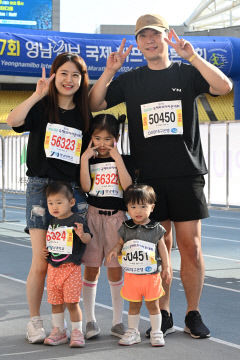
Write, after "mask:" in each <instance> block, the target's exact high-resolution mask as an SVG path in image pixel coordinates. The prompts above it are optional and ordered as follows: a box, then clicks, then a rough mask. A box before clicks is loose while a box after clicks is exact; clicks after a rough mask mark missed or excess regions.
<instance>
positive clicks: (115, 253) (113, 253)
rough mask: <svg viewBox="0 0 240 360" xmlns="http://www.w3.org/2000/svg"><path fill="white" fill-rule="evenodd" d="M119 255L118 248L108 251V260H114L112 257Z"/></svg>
mask: <svg viewBox="0 0 240 360" xmlns="http://www.w3.org/2000/svg"><path fill="white" fill-rule="evenodd" d="M117 255H118V254H117V251H116V250H112V251H110V253H108V255H107V262H110V261H111V260H112V258H116V257H117Z"/></svg>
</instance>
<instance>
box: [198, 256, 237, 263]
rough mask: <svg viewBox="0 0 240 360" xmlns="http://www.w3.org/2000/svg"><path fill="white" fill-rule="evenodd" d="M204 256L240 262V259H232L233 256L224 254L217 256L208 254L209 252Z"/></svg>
mask: <svg viewBox="0 0 240 360" xmlns="http://www.w3.org/2000/svg"><path fill="white" fill-rule="evenodd" d="M203 256H204V257H209V258H213V259H218V260H227V261H233V262H236V263H239V264H240V259H231V258H226V257H223V256H215V255H208V254H203Z"/></svg>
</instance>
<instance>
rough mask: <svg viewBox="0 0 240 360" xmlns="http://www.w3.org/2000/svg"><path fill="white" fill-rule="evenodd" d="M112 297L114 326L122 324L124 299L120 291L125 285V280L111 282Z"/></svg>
mask: <svg viewBox="0 0 240 360" xmlns="http://www.w3.org/2000/svg"><path fill="white" fill-rule="evenodd" d="M108 282H109V286H110V291H111V296H112V307H113V320H112V324H113V326H114V325H116V324H120V323H121V322H122V313H123V302H124V300H123V298H122V297H121V295H120V291H121V288H122V285H123V280H122V279H121V280H120V281H116V282H113V281H109V280H108Z"/></svg>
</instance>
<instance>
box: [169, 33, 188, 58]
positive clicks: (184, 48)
mask: <svg viewBox="0 0 240 360" xmlns="http://www.w3.org/2000/svg"><path fill="white" fill-rule="evenodd" d="M172 37H173V38H174V40H175V42H172V41H171V40H172ZM165 41H166V42H167V43H168V45H170V46H171V47H172V48H173V49H175V51H176V53H177V54H178V55H179V56H181V58H183V59H185V60H188V59H189V58H190V57H191V56H192V55H193V54H194V48H193V46H192V44H191V43H190V42H189V41H187V40H184V39H179V37H178V36H177V34H176V33H175V31H174V30H173V29H171V31H170V33H169V39H168V38H165Z"/></svg>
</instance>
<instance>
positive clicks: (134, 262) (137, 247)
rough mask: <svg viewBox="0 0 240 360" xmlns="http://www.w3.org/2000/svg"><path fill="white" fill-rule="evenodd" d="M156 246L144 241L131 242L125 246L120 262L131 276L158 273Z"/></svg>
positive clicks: (119, 258) (119, 257)
mask: <svg viewBox="0 0 240 360" xmlns="http://www.w3.org/2000/svg"><path fill="white" fill-rule="evenodd" d="M155 253H156V245H155V244H153V243H149V242H147V241H143V240H129V241H128V242H127V243H125V244H124V245H123V248H122V253H121V255H120V256H118V262H119V264H120V265H121V266H122V268H123V270H124V271H126V272H128V273H131V274H151V273H153V272H156V271H157V260H156V257H155Z"/></svg>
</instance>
